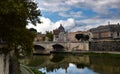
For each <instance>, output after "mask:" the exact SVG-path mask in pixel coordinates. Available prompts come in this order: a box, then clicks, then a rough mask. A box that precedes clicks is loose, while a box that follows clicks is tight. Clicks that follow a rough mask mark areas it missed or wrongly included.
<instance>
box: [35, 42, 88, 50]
mask: <svg viewBox="0 0 120 74" xmlns="http://www.w3.org/2000/svg"><path fill="white" fill-rule="evenodd" d="M37 47H39V48H37ZM34 48H35V49H41V50H45V51H48V52H50V51H54V50H58V51H59V50H60V51H61V50H64V51H69V52H70V51H89V42H34ZM36 52H38V51H36Z"/></svg>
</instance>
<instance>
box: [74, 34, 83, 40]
mask: <svg viewBox="0 0 120 74" xmlns="http://www.w3.org/2000/svg"><path fill="white" fill-rule="evenodd" d="M75 38H76V39H77V40H78V41H79V40H80V39H81V38H83V34H76V35H75Z"/></svg>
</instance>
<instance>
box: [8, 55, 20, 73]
mask: <svg viewBox="0 0 120 74" xmlns="http://www.w3.org/2000/svg"><path fill="white" fill-rule="evenodd" d="M9 74H20V63H19V62H18V59H17V58H16V57H15V56H14V55H12V56H10V64H9Z"/></svg>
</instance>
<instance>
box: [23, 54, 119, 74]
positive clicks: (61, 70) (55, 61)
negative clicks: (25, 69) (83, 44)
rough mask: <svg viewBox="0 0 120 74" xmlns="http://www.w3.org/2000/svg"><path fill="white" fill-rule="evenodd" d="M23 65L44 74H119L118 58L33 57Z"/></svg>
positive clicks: (70, 55)
mask: <svg viewBox="0 0 120 74" xmlns="http://www.w3.org/2000/svg"><path fill="white" fill-rule="evenodd" d="M24 64H26V65H28V66H30V67H33V68H36V69H38V70H39V71H42V72H44V73H46V74H120V57H115V56H114V57H113V56H89V55H80V54H50V55H37V56H35V55H34V56H33V57H31V58H29V59H25V60H24Z"/></svg>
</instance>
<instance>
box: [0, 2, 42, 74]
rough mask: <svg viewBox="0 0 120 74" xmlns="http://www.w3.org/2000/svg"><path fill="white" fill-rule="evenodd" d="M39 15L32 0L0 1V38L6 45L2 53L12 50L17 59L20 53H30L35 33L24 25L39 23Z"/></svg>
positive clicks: (25, 54) (23, 54)
mask: <svg viewBox="0 0 120 74" xmlns="http://www.w3.org/2000/svg"><path fill="white" fill-rule="evenodd" d="M40 15H41V14H40V11H39V10H38V9H37V5H36V3H35V2H33V1H32V0H2V1H0V40H3V41H5V43H6V45H7V47H6V48H3V49H4V50H2V52H3V53H4V54H8V53H10V52H11V51H12V52H13V53H12V57H14V58H16V59H18V58H19V57H20V56H21V54H22V56H27V55H30V54H31V53H32V49H33V41H34V37H35V34H34V33H32V32H30V31H29V30H28V29H26V25H28V23H32V24H34V25H36V23H41V22H40V20H39V16H40ZM16 71H17V70H16ZM11 74H19V73H16V72H14V73H11Z"/></svg>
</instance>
